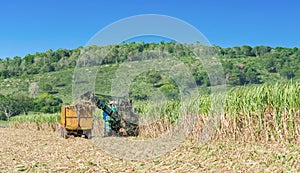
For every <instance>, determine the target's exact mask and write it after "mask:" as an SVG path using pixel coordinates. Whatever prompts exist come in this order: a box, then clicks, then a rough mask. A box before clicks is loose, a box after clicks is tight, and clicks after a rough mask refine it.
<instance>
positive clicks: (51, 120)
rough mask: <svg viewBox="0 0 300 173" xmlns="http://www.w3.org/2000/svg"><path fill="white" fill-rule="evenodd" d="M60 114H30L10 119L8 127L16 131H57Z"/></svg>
mask: <svg viewBox="0 0 300 173" xmlns="http://www.w3.org/2000/svg"><path fill="white" fill-rule="evenodd" d="M60 118H61V115H60V114H32V115H20V116H14V117H11V118H10V120H9V127H11V128H16V129H31V130H44V131H57V130H58V129H59V125H58V122H59V121H60Z"/></svg>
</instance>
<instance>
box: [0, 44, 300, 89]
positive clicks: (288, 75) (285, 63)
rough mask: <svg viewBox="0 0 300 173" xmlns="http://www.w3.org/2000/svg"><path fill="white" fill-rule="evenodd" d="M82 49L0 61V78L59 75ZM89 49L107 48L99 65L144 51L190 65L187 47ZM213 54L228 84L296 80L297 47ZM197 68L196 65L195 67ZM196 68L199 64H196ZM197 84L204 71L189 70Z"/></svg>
mask: <svg viewBox="0 0 300 173" xmlns="http://www.w3.org/2000/svg"><path fill="white" fill-rule="evenodd" d="M82 49H83V47H78V48H76V49H74V50H67V49H58V50H56V51H53V50H51V49H50V50H48V51H46V52H39V53H35V54H28V55H26V56H25V57H18V56H16V57H12V58H3V57H2V59H0V79H7V78H11V77H21V78H22V77H24V76H26V75H35V74H43V73H49V72H55V71H56V72H59V71H61V70H65V69H70V68H71V69H72V68H74V67H75V65H76V60H77V58H78V56H79V55H80V52H81V50H82ZM91 49H95V51H97V50H98V49H99V50H101V49H107V50H109V53H108V54H107V58H106V59H105V61H103V62H102V63H104V64H116V63H120V62H122V61H124V60H126V59H127V58H128V57H130V56H132V55H135V54H138V53H140V52H145V51H163V52H167V53H169V54H171V55H172V56H176V57H178V58H180V59H181V60H182V61H183V62H185V63H188V64H191V65H192V66H193V65H194V64H193V63H192V61H191V60H189V57H192V56H193V55H192V52H191V51H190V50H189V49H188V45H187V46H183V45H178V44H175V43H164V42H161V43H128V44H127V43H124V44H121V45H111V46H105V47H96V46H92V47H91ZM216 52H217V54H218V56H219V58H220V59H221V62H222V64H223V68H224V73H225V74H226V80H227V83H228V84H230V85H245V84H253V83H256V84H259V83H265V82H272V81H278V80H284V79H299V78H300V73H299V67H300V48H283V47H275V48H272V47H269V46H256V47H250V46H241V47H238V46H236V47H232V48H221V47H216ZM196 65H197V64H196ZM198 66H199V64H198ZM192 73H193V74H194V77H195V79H196V82H197V84H198V85H205V86H209V82H208V80H207V76H206V74H205V72H203V71H201V69H200V68H192Z"/></svg>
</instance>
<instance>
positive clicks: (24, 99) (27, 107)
mask: <svg viewBox="0 0 300 173" xmlns="http://www.w3.org/2000/svg"><path fill="white" fill-rule="evenodd" d="M12 98H13V99H14V100H15V101H16V102H17V103H18V104H19V106H20V107H21V109H22V111H23V113H24V115H27V113H28V111H32V110H33V99H32V98H31V97H28V96H26V95H24V94H15V95H13V96H12Z"/></svg>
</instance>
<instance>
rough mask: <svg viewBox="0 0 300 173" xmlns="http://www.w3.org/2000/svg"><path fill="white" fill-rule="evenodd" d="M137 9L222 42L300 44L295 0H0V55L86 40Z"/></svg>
mask: <svg viewBox="0 0 300 173" xmlns="http://www.w3.org/2000/svg"><path fill="white" fill-rule="evenodd" d="M140 14H162V15H168V16H172V17H175V18H179V19H181V20H183V21H186V22H188V23H189V24H191V25H193V26H195V27H196V28H197V29H198V30H199V31H201V32H202V33H203V34H204V35H205V37H206V38H207V39H208V40H209V41H210V42H211V44H214V45H218V46H221V47H232V46H242V45H250V46H256V45H267V46H271V47H275V46H283V47H299V46H300V1H298V0H248V1H246V0H86V1H84V0H0V58H5V57H14V56H21V57H23V56H25V55H26V54H33V53H35V52H42V51H46V50H48V49H53V50H56V49H58V48H67V49H73V48H77V47H78V46H84V45H85V44H86V43H87V41H88V40H89V39H90V38H91V37H92V36H93V35H94V34H96V33H97V32H98V31H99V30H101V29H103V28H104V27H105V26H107V25H109V24H111V23H113V22H115V21H117V20H120V19H122V18H125V17H130V16H133V15H140Z"/></svg>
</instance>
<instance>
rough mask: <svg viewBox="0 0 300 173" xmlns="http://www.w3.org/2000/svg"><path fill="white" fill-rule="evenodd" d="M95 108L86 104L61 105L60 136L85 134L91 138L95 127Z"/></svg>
mask: <svg viewBox="0 0 300 173" xmlns="http://www.w3.org/2000/svg"><path fill="white" fill-rule="evenodd" d="M92 113H93V110H92V108H91V107H89V106H87V105H86V104H77V105H64V106H62V107H61V123H60V136H61V137H63V138H68V137H69V136H71V135H73V136H84V137H85V138H88V139H90V138H91V137H92V128H93V115H92Z"/></svg>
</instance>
